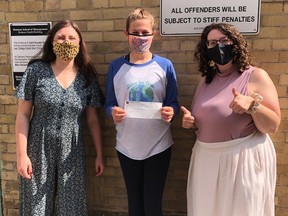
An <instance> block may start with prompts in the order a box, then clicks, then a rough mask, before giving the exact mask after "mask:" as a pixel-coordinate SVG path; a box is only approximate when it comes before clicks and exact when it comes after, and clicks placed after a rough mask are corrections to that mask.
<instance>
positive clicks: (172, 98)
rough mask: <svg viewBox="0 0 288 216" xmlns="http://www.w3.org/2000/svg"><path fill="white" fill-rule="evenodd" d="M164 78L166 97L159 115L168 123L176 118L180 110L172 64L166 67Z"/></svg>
mask: <svg viewBox="0 0 288 216" xmlns="http://www.w3.org/2000/svg"><path fill="white" fill-rule="evenodd" d="M166 76H167V77H166V78H167V86H166V97H165V99H164V101H163V107H162V109H161V115H162V118H163V119H164V120H165V121H166V122H170V121H171V120H172V119H173V118H174V117H176V116H177V115H178V114H179V110H180V107H179V102H178V85H177V79H176V73H175V70H174V67H173V65H172V63H171V65H170V66H169V67H168V71H167V74H166Z"/></svg>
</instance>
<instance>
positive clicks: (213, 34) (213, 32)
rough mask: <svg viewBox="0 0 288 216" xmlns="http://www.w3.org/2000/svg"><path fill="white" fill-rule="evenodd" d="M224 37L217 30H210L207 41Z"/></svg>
mask: <svg viewBox="0 0 288 216" xmlns="http://www.w3.org/2000/svg"><path fill="white" fill-rule="evenodd" d="M225 36H226V35H225V34H223V33H222V32H220V31H219V30H217V29H212V30H211V31H210V32H209V33H208V35H207V40H218V39H220V38H222V37H225Z"/></svg>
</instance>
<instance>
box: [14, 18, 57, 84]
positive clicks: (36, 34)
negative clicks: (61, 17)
mask: <svg viewBox="0 0 288 216" xmlns="http://www.w3.org/2000/svg"><path fill="white" fill-rule="evenodd" d="M51 25H52V23H51V22H37V23H32V22H29V23H9V33H10V47H11V63H12V76H13V77H12V78H13V87H14V89H15V88H16V87H17V86H18V84H19V82H20V81H21V78H22V75H23V73H24V71H25V69H26V67H27V64H28V62H29V61H30V60H31V59H32V58H33V56H35V55H36V54H37V53H38V52H39V51H40V50H41V49H42V47H43V44H44V42H45V40H46V38H47V32H48V31H49V30H50V28H51Z"/></svg>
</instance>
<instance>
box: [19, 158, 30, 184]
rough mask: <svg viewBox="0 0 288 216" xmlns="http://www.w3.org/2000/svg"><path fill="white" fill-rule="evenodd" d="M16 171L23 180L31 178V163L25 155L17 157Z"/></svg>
mask: <svg viewBox="0 0 288 216" xmlns="http://www.w3.org/2000/svg"><path fill="white" fill-rule="evenodd" d="M17 171H18V173H19V174H20V175H21V176H22V177H23V178H26V179H31V178H32V173H33V172H32V163H31V160H30V158H29V157H28V156H27V155H25V156H19V157H17Z"/></svg>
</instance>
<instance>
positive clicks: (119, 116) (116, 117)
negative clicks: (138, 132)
mask: <svg viewBox="0 0 288 216" xmlns="http://www.w3.org/2000/svg"><path fill="white" fill-rule="evenodd" d="M125 116H126V112H125V110H124V109H122V108H120V107H117V106H114V107H113V109H112V118H113V121H114V123H116V124H117V123H120V122H121V121H122V120H123V119H124V118H125Z"/></svg>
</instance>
